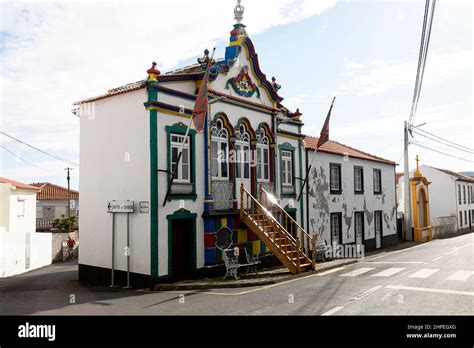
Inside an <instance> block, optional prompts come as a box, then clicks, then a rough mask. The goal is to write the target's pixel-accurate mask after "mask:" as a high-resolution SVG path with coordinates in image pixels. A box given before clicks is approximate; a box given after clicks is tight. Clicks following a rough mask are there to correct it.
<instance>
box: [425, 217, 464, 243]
mask: <svg viewBox="0 0 474 348" xmlns="http://www.w3.org/2000/svg"><path fill="white" fill-rule="evenodd" d="M457 224H458V220H457V218H456V217H455V216H444V217H437V218H432V219H431V227H432V229H433V238H444V237H449V236H452V235H455V234H457V233H458V231H457Z"/></svg>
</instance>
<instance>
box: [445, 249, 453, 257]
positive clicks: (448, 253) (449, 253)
mask: <svg viewBox="0 0 474 348" xmlns="http://www.w3.org/2000/svg"><path fill="white" fill-rule="evenodd" d="M451 254H454V250H451V251H448V252H447V253H446V254H444V255H445V256H448V255H451Z"/></svg>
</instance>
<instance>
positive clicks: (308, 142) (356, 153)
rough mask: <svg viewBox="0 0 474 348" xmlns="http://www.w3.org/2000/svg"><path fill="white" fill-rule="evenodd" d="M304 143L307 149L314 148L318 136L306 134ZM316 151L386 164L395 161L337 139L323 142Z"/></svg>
mask: <svg viewBox="0 0 474 348" xmlns="http://www.w3.org/2000/svg"><path fill="white" fill-rule="evenodd" d="M304 143H305V148H309V149H313V150H315V149H316V145H317V144H318V138H316V137H311V136H306V137H305V139H304ZM318 151H321V152H327V153H333V154H336V155H341V156H345V155H346V154H347V155H348V156H350V157H355V158H360V159H365V160H369V161H375V162H382V163H387V164H392V165H395V162H393V161H390V160H387V159H384V158H382V157H378V156H375V155H371V154H370V153H367V152H363V151H360V150H357V149H354V148H352V147H350V146H347V145H344V144H341V143H338V142H337V141H332V140H329V141H327V142H325V143H324V144H323V145H322V146H321V147H320V148H319V149H318Z"/></svg>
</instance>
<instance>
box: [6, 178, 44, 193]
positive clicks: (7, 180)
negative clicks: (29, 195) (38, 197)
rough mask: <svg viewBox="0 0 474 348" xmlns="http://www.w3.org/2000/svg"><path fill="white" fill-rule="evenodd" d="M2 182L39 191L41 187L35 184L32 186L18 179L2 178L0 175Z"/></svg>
mask: <svg viewBox="0 0 474 348" xmlns="http://www.w3.org/2000/svg"><path fill="white" fill-rule="evenodd" d="M0 183H3V184H10V185H13V186H16V187H18V188H22V189H25V190H35V191H38V190H39V189H38V188H37V187H35V186H32V185H28V184H24V183H22V182H18V181H15V180H11V179H7V178H2V177H0Z"/></svg>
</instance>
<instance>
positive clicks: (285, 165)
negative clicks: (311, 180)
mask: <svg viewBox="0 0 474 348" xmlns="http://www.w3.org/2000/svg"><path fill="white" fill-rule="evenodd" d="M280 156H281V167H282V168H281V184H282V186H293V152H292V151H290V150H281V152H280Z"/></svg>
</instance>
